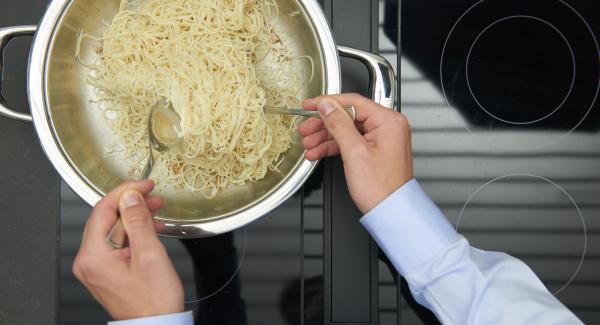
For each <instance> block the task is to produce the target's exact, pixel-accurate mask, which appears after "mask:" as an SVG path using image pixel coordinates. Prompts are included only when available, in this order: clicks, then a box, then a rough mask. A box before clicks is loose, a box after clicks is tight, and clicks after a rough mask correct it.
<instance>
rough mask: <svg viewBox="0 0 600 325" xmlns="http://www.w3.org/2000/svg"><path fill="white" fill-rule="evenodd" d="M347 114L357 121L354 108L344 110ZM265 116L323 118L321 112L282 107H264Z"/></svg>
mask: <svg viewBox="0 0 600 325" xmlns="http://www.w3.org/2000/svg"><path fill="white" fill-rule="evenodd" d="M344 109H345V110H346V113H348V115H350V117H352V120H353V121H355V120H356V109H355V108H354V106H350V107H346V108H344ZM264 112H265V114H287V115H299V116H307V117H314V118H318V119H320V118H321V115H320V114H319V111H309V110H306V109H303V108H282V107H273V106H265V107H264Z"/></svg>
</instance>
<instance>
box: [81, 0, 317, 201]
mask: <svg viewBox="0 0 600 325" xmlns="http://www.w3.org/2000/svg"><path fill="white" fill-rule="evenodd" d="M278 15H279V12H278V9H277V5H276V4H275V3H274V1H272V0H271V1H265V0H149V1H125V0H124V1H122V2H121V5H120V9H119V12H118V13H117V15H116V16H115V17H114V19H113V21H112V22H111V23H108V24H107V25H108V27H107V29H106V31H105V32H104V34H103V35H102V36H101V37H98V38H97V41H98V42H100V44H101V46H98V47H97V49H96V52H97V54H98V60H97V61H95V62H93V63H92V64H86V65H87V66H88V67H89V68H90V69H91V72H90V75H89V82H90V83H91V84H92V85H93V86H94V88H95V89H96V95H97V102H98V103H99V107H100V108H101V109H102V110H103V112H104V115H105V116H106V117H107V120H108V121H109V124H110V126H111V128H112V129H113V130H114V131H115V132H116V134H117V135H118V137H119V139H120V143H119V147H120V148H121V149H120V151H121V152H125V153H130V155H129V158H130V159H129V160H132V161H131V166H130V174H131V175H130V176H134V175H135V173H137V172H138V171H139V170H140V166H141V165H143V162H144V161H145V155H140V154H138V153H139V152H147V149H146V148H147V142H148V141H147V134H146V133H147V130H146V122H147V118H148V114H149V109H150V107H151V106H152V105H153V104H154V103H155V102H156V101H158V100H159V99H160V98H161V97H164V98H166V99H168V100H169V101H170V102H171V103H172V105H173V107H174V109H175V111H176V112H177V113H178V114H179V115H180V116H181V120H182V122H181V123H182V124H181V128H182V130H183V145H182V146H181V148H177V149H175V150H173V151H170V152H168V153H165V154H163V155H161V156H160V157H158V158H159V159H158V162H157V165H156V167H155V168H156V170H155V171H154V174H155V176H159V177H158V178H159V179H160V180H161V182H166V183H167V184H171V185H175V186H179V187H183V186H185V187H187V188H191V189H192V190H194V191H201V192H203V193H204V194H205V195H206V196H208V197H211V196H214V195H215V194H217V193H218V192H219V191H221V190H223V189H224V188H226V187H227V186H229V185H231V184H237V185H243V184H245V183H246V182H248V181H256V180H260V179H262V178H264V177H265V175H266V174H267V172H269V171H272V170H277V167H278V165H279V164H280V163H281V162H282V159H283V155H282V154H283V153H284V152H285V151H287V149H288V148H289V147H290V143H291V141H292V128H293V119H291V118H289V117H285V116H278V115H265V114H264V113H263V107H264V105H265V104H267V103H268V104H272V105H278V106H286V105H290V106H291V105H295V104H298V101H299V100H298V96H297V92H298V89H299V88H300V86H301V83H302V81H300V80H299V79H298V78H297V77H289V78H287V79H286V78H285V74H284V73H282V72H281V70H282V69H281V67H279V68H277V67H269V66H268V65H265V64H262V65H261V64H260V63H261V61H262V60H263V59H264V58H265V57H266V56H273V55H275V56H277V59H278V60H280V61H281V60H283V61H285V60H289V59H290V58H289V56H288V55H287V54H286V50H285V48H283V47H282V46H281V44H274V43H276V42H275V41H274V40H275V39H278V37H277V36H276V35H275V34H274V32H273V26H274V24H275V22H276V21H277V19H278ZM85 37H90V38H94V37H93V36H89V35H87V34H85V33H84V32H82V34H81V36H80V40H79V42H78V48H77V57H79V56H80V50H81V41H82V39H83V38H85ZM274 48H277V50H278V51H279V52H277V53H275V52H274V51H273V49H274ZM292 59H293V58H292ZM309 60H310V58H309ZM282 64H286V63H285V62H282ZM269 68H271V69H272V70H269ZM273 69H274V70H273ZM261 78H262V79H261ZM134 153H136V154H134Z"/></svg>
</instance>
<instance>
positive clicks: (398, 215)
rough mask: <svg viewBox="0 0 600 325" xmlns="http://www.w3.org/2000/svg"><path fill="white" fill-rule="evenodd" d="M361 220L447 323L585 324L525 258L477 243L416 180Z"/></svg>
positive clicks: (416, 294)
mask: <svg viewBox="0 0 600 325" xmlns="http://www.w3.org/2000/svg"><path fill="white" fill-rule="evenodd" d="M361 223H362V224H363V226H364V227H365V228H366V229H367V230H368V231H369V233H370V234H371V236H372V237H373V238H374V239H375V241H376V242H377V243H378V245H379V246H380V247H381V249H382V250H383V251H384V252H385V254H386V255H387V256H388V258H389V259H390V261H391V262H392V263H393V264H394V266H395V267H396V269H397V270H398V272H399V273H400V274H401V275H402V276H404V277H405V278H406V281H407V282H408V285H409V287H410V290H411V292H412V294H413V296H414V298H415V300H417V301H418V302H419V303H420V304H422V305H423V306H425V307H427V308H429V309H430V310H431V311H432V312H433V313H434V314H435V315H436V316H437V318H438V319H439V320H440V321H441V322H442V323H444V324H460V325H462V324H488V325H494V324H511V325H515V324H544V325H549V324H581V321H580V320H579V319H578V318H577V317H576V316H575V315H574V314H573V313H572V312H571V311H570V310H569V309H567V308H566V307H565V306H563V305H562V304H561V303H560V302H559V301H558V299H556V298H555V297H554V296H553V295H552V294H551V293H550V292H548V290H547V289H546V287H545V286H544V285H543V284H542V282H541V281H540V280H539V279H538V277H537V276H536V275H535V274H534V273H533V271H531V269H530V268H529V267H528V266H527V265H526V264H525V263H523V262H522V261H520V260H519V259H516V258H514V257H511V256H509V255H507V254H504V253H497V252H486V251H482V250H479V249H476V248H473V247H471V246H470V245H469V242H468V241H467V240H466V239H465V238H464V237H462V236H461V235H459V234H458V233H457V232H456V231H455V229H454V227H452V225H451V224H450V223H449V222H448V220H447V219H446V218H445V217H444V215H443V214H442V212H441V211H440V210H439V209H438V207H437V206H436V205H435V204H434V203H433V202H432V201H431V199H430V198H429V196H427V194H426V193H425V192H424V191H423V189H422V188H421V186H420V185H419V184H418V183H417V181H416V180H411V181H410V182H408V183H407V184H405V185H404V186H402V187H400V188H399V189H398V190H396V191H395V192H394V193H392V194H391V195H390V196H389V197H388V198H387V199H386V200H384V201H383V202H382V203H380V204H379V205H378V206H377V207H375V208H374V209H373V210H371V211H369V213H367V214H366V215H365V216H364V217H363V218H362V219H361Z"/></svg>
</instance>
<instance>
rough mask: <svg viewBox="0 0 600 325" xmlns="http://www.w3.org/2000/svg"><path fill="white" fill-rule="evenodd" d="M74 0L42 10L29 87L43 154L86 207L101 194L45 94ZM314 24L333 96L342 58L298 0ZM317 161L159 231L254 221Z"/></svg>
mask: <svg viewBox="0 0 600 325" xmlns="http://www.w3.org/2000/svg"><path fill="white" fill-rule="evenodd" d="M72 3H73V0H53V1H52V2H51V3H50V5H49V6H48V9H47V10H46V13H45V14H44V16H43V18H42V20H41V22H40V24H39V25H38V28H37V32H36V34H35V37H34V40H33V46H32V48H31V52H30V57H29V68H28V82H27V91H28V97H29V104H30V107H31V114H32V117H33V123H34V127H35V130H36V133H37V135H38V138H39V140H40V143H41V145H42V148H43V150H44V152H45V153H46V156H47V157H48V159H49V160H50V162H51V163H52V165H53V166H54V168H55V169H56V171H57V172H58V173H59V175H60V176H61V177H62V179H63V180H64V181H65V182H66V183H67V184H68V185H69V187H71V189H72V190H73V191H74V192H75V193H76V194H77V195H78V196H79V197H81V198H82V199H83V200H84V201H85V202H87V203H88V204H89V205H90V206H95V205H96V203H97V202H98V201H99V200H100V199H102V197H103V196H104V193H102V192H101V191H99V190H98V189H97V188H96V187H95V186H94V185H93V184H92V183H91V182H90V181H89V180H88V179H87V178H86V177H85V176H84V175H83V174H82V173H80V172H79V170H78V168H77V167H76V166H74V165H73V164H72V163H71V162H70V160H69V157H68V155H67V153H66V152H65V151H64V149H63V148H62V145H61V144H60V140H59V139H58V137H57V135H56V132H55V130H54V126H53V123H52V119H51V117H50V114H49V113H50V112H49V110H48V107H49V102H48V97H47V89H48V87H47V85H48V80H47V63H48V55H49V53H50V50H51V46H52V43H53V42H54V37H55V33H56V30H57V28H58V27H59V26H60V24H61V20H62V17H63V14H64V13H65V12H66V10H67V9H68V8H69V6H70V5H71V4H72ZM298 3H299V4H300V5H301V6H302V7H303V8H304V10H305V11H306V13H307V14H308V18H309V19H310V21H311V22H312V24H313V28H314V30H315V36H316V37H318V41H319V42H318V43H319V45H320V47H321V53H322V55H323V62H324V80H325V83H326V85H325V93H326V94H337V93H339V92H340V89H341V77H340V60H339V55H338V52H337V48H336V44H335V42H334V39H333V35H332V33H331V30H330V27H329V25H328V23H327V21H326V19H325V15H324V14H323V11H322V9H321V7H320V6H319V4H318V3H317V2H316V0H298ZM317 164H318V161H308V160H303V161H302V162H301V163H300V164H299V165H298V166H297V167H296V168H295V169H294V170H293V171H292V172H291V173H290V174H289V175H288V176H287V177H286V178H285V179H284V180H282V181H281V182H280V183H279V184H278V185H277V187H276V188H275V189H274V190H272V191H271V193H270V194H269V195H268V196H266V197H265V198H263V199H262V200H260V201H257V202H255V203H253V204H252V205H250V206H248V207H246V208H244V209H242V210H241V211H239V212H238V213H236V214H233V215H230V216H227V217H224V218H221V219H216V220H212V221H205V222H190V221H181V222H173V221H168V222H165V227H164V228H163V230H162V231H161V232H160V233H159V234H160V235H163V236H170V237H180V238H197V237H207V236H212V235H217V234H222V233H226V232H229V231H232V230H235V229H237V228H240V227H243V226H245V225H247V224H249V223H250V222H253V221H255V220H257V219H259V218H260V217H262V216H264V215H266V214H267V213H269V212H271V211H272V210H274V209H275V208H276V207H278V206H279V205H281V204H282V203H283V202H285V201H286V200H287V199H288V198H289V197H291V196H292V195H293V194H294V193H295V192H296V191H297V190H299V189H300V188H301V186H302V185H303V184H304V183H305V181H306V180H307V179H308V177H309V176H310V175H311V173H312V172H313V170H314V169H315V167H316V166H317Z"/></svg>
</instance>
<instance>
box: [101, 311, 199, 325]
mask: <svg viewBox="0 0 600 325" xmlns="http://www.w3.org/2000/svg"><path fill="white" fill-rule="evenodd" d="M165 324H169V325H192V324H194V316H193V315H192V312H191V311H186V312H183V313H177V314H167V315H158V316H152V317H142V318H135V319H128V320H121V321H114V322H108V325H165Z"/></svg>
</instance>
